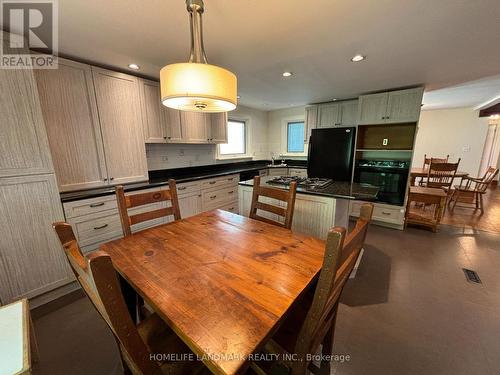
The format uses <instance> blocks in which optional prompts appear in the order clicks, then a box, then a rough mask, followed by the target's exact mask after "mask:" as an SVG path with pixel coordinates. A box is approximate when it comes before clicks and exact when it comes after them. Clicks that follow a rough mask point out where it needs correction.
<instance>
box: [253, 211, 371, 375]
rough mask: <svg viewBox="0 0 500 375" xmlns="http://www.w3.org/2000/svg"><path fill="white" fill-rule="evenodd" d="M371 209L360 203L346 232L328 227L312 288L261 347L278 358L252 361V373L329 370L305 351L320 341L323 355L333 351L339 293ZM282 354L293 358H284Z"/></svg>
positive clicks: (360, 244) (313, 350)
mask: <svg viewBox="0 0 500 375" xmlns="http://www.w3.org/2000/svg"><path fill="white" fill-rule="evenodd" d="M372 213H373V204H371V203H367V204H364V205H363V206H361V211H360V216H359V218H358V220H357V222H356V226H355V227H354V229H353V230H352V231H351V232H349V234H348V235H347V236H346V229H345V228H341V227H335V228H332V229H330V231H329V232H328V237H327V239H326V245H325V255H324V258H323V265H322V267H321V271H320V274H319V278H318V282H317V284H316V287H315V290H314V292H312V291H309V293H305V296H304V298H303V299H302V300H301V301H300V302H301V303H299V304H297V305H296V306H294V307H292V310H291V311H290V313H289V314H288V316H287V318H286V319H285V321H284V322H283V324H282V325H281V326H280V328H279V329H278V331H277V332H276V334H275V335H274V336H273V337H272V339H271V340H270V341H269V342H268V343H267V344H266V345H265V347H264V352H266V353H272V354H278V355H279V356H280V358H281V359H280V360H278V361H275V362H273V361H271V362H267V361H266V362H258V363H256V362H252V363H251V368H252V369H253V370H254V371H255V372H256V373H260V374H266V373H274V372H276V373H278V372H277V371H276V370H277V369H279V371H281V372H280V373H288V374H291V375H302V374H305V373H306V371H308V370H309V371H311V372H312V373H314V374H316V373H318V372H319V371H322V372H323V371H325V370H327V371H326V372H325V373H330V372H329V365H330V362H329V361H323V362H321V364H320V368H318V367H317V366H316V365H315V364H313V363H312V361H311V359H310V358H308V356H307V354H316V353H317V350H318V348H319V346H320V344H322V354H323V356H328V355H332V354H333V338H334V333H335V323H336V319H337V310H338V305H339V300H340V296H341V295H342V290H343V288H344V286H345V284H346V282H347V280H348V279H349V275H350V274H351V272H352V270H353V269H354V266H355V264H356V262H357V260H358V257H359V254H360V253H361V249H362V248H363V246H364V242H365V239H366V233H367V230H368V226H369V223H370V221H371V218H372ZM291 355H294V356H295V358H293V357H292V356H291ZM283 358H293V360H290V361H286V360H283ZM285 369H286V370H285Z"/></svg>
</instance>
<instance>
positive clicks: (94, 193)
mask: <svg viewBox="0 0 500 375" xmlns="http://www.w3.org/2000/svg"><path fill="white" fill-rule="evenodd" d="M286 162H287V166H286V167H283V166H281V165H279V164H278V162H276V166H275V168H278V167H281V168H287V167H290V168H307V161H305V160H286ZM268 164H270V161H268V160H255V161H247V162H237V163H224V164H211V165H203V166H199V167H186V168H173V169H162V170H159V171H149V181H144V182H137V183H132V184H126V185H124V190H125V191H134V190H141V189H147V188H151V187H156V186H163V185H167V184H168V180H169V179H170V178H173V179H175V180H176V182H177V183H182V182H189V181H196V180H202V179H205V178H212V177H220V176H226V175H230V174H235V173H242V172H252V171H258V170H260V169H266V168H269V167H268ZM114 193H115V187H114V186H104V187H100V188H94V189H86V190H78V191H68V192H64V193H61V194H60V196H61V201H62V202H70V201H75V200H80V199H87V198H95V197H100V196H103V195H109V194H114Z"/></svg>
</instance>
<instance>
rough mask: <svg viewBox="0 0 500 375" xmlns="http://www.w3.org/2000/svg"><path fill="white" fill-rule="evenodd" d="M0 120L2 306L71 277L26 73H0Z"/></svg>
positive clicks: (44, 138) (45, 147)
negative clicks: (56, 226) (55, 225)
mask: <svg viewBox="0 0 500 375" xmlns="http://www.w3.org/2000/svg"><path fill="white" fill-rule="evenodd" d="M1 37H2V38H4V40H5V39H6V38H8V34H6V33H4V32H2V33H1ZM0 118H1V119H2V121H1V126H0V212H1V215H0V304H6V303H9V302H11V301H14V300H17V299H19V298H23V297H28V298H30V297H34V296H37V295H40V294H42V293H44V292H47V291H50V290H52V289H55V288H57V287H59V286H63V285H65V284H67V283H69V282H71V281H72V280H73V275H72V273H71V271H70V269H69V267H68V265H67V261H66V259H65V255H64V253H63V251H62V249H61V246H60V244H59V240H58V239H57V237H56V235H55V233H54V231H53V229H52V223H53V222H55V221H61V220H64V216H63V212H62V207H61V203H60V200H59V192H58V190H57V184H56V179H55V176H54V170H53V166H52V159H51V156H50V152H49V145H48V140H47V134H46V131H45V127H44V122H43V116H42V112H41V109H40V103H39V99H38V92H37V87H36V82H35V78H34V75H33V71H32V70H29V69H0Z"/></svg>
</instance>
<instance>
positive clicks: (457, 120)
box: [413, 108, 488, 176]
mask: <svg viewBox="0 0 500 375" xmlns="http://www.w3.org/2000/svg"><path fill="white" fill-rule="evenodd" d="M487 130H488V118H487V117H482V118H480V117H479V111H474V110H473V109H472V108H454V109H439V110H431V111H422V113H421V114H420V122H419V129H418V133H417V138H416V144H415V152H414V155H413V166H414V167H421V166H422V164H423V160H424V154H427V157H429V156H431V157H432V156H433V157H446V155H448V154H449V155H450V161H456V160H457V159H458V158H461V161H460V166H459V169H460V170H461V171H465V172H468V173H469V174H470V175H472V176H477V175H478V172H479V166H480V164H481V157H482V153H483V148H484V142H485V139H486V132H487Z"/></svg>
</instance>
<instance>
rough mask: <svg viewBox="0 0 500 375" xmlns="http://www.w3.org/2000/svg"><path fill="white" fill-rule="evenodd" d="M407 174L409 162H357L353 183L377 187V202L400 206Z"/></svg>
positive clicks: (402, 202) (404, 192)
mask: <svg viewBox="0 0 500 375" xmlns="http://www.w3.org/2000/svg"><path fill="white" fill-rule="evenodd" d="M409 172H410V161H409V160H357V161H356V165H355V168H354V182H359V183H365V184H370V185H375V186H378V187H379V189H380V191H379V193H378V196H377V201H378V202H381V203H387V204H393V205H398V206H402V205H403V204H404V199H405V194H406V186H407V183H408V174H409Z"/></svg>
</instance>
